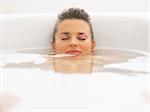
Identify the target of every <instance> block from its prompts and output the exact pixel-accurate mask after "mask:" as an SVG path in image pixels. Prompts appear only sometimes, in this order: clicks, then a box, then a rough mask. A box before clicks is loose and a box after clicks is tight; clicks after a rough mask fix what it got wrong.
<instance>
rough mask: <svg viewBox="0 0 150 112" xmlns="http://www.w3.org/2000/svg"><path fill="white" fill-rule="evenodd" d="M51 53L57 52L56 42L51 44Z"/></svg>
mask: <svg viewBox="0 0 150 112" xmlns="http://www.w3.org/2000/svg"><path fill="white" fill-rule="evenodd" d="M51 51H52V52H55V42H51Z"/></svg>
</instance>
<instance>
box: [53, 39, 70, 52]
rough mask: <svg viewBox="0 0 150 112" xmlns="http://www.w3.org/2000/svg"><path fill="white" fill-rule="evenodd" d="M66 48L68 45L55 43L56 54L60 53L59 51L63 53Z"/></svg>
mask: <svg viewBox="0 0 150 112" xmlns="http://www.w3.org/2000/svg"><path fill="white" fill-rule="evenodd" d="M67 46H68V43H65V42H60V41H56V43H55V50H56V51H58V52H60V51H61V52H63V51H65V49H66V48H67Z"/></svg>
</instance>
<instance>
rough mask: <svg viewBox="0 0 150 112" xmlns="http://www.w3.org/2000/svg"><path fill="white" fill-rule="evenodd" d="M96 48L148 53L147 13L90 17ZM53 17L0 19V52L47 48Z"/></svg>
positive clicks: (36, 15) (15, 15) (51, 15)
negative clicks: (0, 50) (133, 50)
mask: <svg viewBox="0 0 150 112" xmlns="http://www.w3.org/2000/svg"><path fill="white" fill-rule="evenodd" d="M90 15H91V18H92V23H93V30H94V38H95V40H96V45H97V47H111V48H112V47H113V48H125V49H135V50H142V51H148V40H149V39H148V14H147V13H138V12H137V13H136V12H134V13H91V14H90ZM56 17H57V15H56V14H53V13H52V14H51V13H46V14H45V13H44V14H43V13H42V14H39V13H38V14H36V13H35V14H8V15H7V14H6V15H1V18H0V25H1V30H0V31H1V32H0V35H1V37H0V39H1V40H2V41H1V43H0V49H3V50H4V49H18V48H19V49H26V48H42V47H50V37H51V33H52V30H53V27H54V23H55V20H56Z"/></svg>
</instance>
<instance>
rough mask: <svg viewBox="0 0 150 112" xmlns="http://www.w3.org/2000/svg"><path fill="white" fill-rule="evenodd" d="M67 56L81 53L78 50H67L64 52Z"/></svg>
mask: <svg viewBox="0 0 150 112" xmlns="http://www.w3.org/2000/svg"><path fill="white" fill-rule="evenodd" d="M66 53H67V54H81V51H78V50H68V51H66Z"/></svg>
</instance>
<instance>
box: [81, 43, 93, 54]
mask: <svg viewBox="0 0 150 112" xmlns="http://www.w3.org/2000/svg"><path fill="white" fill-rule="evenodd" d="M80 47H81V49H82V50H84V51H87V52H88V51H91V48H92V45H91V42H86V43H83V44H80Z"/></svg>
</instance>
